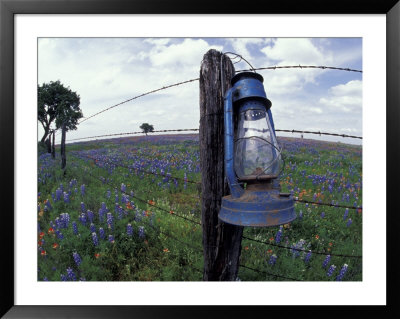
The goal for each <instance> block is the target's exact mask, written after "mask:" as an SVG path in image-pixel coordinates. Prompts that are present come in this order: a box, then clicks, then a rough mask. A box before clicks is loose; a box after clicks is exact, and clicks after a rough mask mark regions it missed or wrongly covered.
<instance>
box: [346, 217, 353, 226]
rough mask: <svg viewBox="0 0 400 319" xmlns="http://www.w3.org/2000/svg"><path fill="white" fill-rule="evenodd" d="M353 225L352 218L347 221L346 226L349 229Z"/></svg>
mask: <svg viewBox="0 0 400 319" xmlns="http://www.w3.org/2000/svg"><path fill="white" fill-rule="evenodd" d="M352 223H353V221H352V220H351V218H349V220H348V221H347V224H346V226H347V227H349V226H350V225H351V224H352Z"/></svg>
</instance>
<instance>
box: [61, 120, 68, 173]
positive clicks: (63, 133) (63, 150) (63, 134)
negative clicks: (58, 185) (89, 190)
mask: <svg viewBox="0 0 400 319" xmlns="http://www.w3.org/2000/svg"><path fill="white" fill-rule="evenodd" d="M65 133H66V128H65V124H63V125H62V131H61V169H65V166H66V165H67V157H66V155H65ZM64 175H65V171H64Z"/></svg>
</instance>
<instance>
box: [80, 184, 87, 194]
mask: <svg viewBox="0 0 400 319" xmlns="http://www.w3.org/2000/svg"><path fill="white" fill-rule="evenodd" d="M85 190H86V187H85V184H82V185H81V195H82V196H85Z"/></svg>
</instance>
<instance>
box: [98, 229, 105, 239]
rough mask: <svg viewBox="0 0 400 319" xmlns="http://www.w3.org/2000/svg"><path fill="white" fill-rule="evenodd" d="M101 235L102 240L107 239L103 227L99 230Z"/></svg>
mask: <svg viewBox="0 0 400 319" xmlns="http://www.w3.org/2000/svg"><path fill="white" fill-rule="evenodd" d="M99 235H100V238H101V239H104V238H105V237H106V234H105V232H104V229H103V227H100V228H99Z"/></svg>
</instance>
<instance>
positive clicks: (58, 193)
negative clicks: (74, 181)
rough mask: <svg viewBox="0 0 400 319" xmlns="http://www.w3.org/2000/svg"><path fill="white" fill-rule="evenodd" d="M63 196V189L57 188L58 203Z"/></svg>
mask: <svg viewBox="0 0 400 319" xmlns="http://www.w3.org/2000/svg"><path fill="white" fill-rule="evenodd" d="M61 194H62V191H61V189H59V188H57V189H56V201H59V200H60V199H61Z"/></svg>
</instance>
